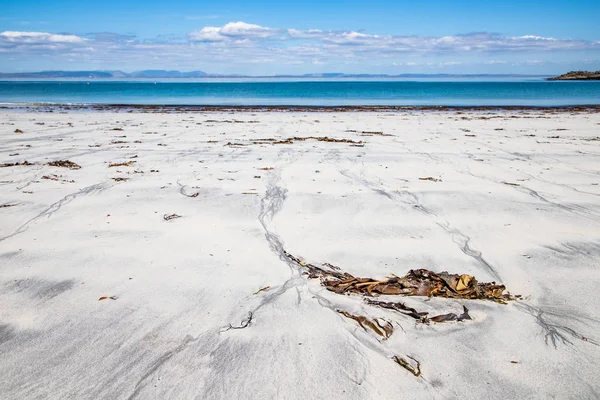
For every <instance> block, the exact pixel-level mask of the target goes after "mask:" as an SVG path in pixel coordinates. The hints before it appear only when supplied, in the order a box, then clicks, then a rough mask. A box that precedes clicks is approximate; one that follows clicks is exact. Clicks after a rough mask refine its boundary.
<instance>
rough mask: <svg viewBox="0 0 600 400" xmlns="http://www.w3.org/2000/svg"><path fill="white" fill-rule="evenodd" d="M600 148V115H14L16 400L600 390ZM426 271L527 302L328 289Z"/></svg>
mask: <svg viewBox="0 0 600 400" xmlns="http://www.w3.org/2000/svg"><path fill="white" fill-rule="evenodd" d="M599 135H600V113H599V112H598V109H597V107H590V108H585V107H582V108H568V107H567V108H560V109H554V108H510V109H509V108H505V109H501V108H498V109H495V108H470V109H461V108H440V109H435V108H423V109H420V108H406V109H402V108H390V109H385V108H381V109H374V110H362V109H360V108H347V109H343V110H335V112H332V111H327V109H325V108H319V109H310V108H297V109H294V108H287V109H286V108H285V107H281V108H277V109H268V108H265V109H261V108H248V109H244V108H237V109H236V108H222V109H221V108H211V109H209V108H204V109H202V108H199V109H193V108H185V107H182V108H178V107H172V108H169V109H161V108H160V107H131V108H127V107H113V108H111V107H98V109H86V108H74V109H69V107H52V106H40V107H31V108H26V109H11V108H3V109H0V194H1V196H0V197H1V200H0V221H2V222H1V224H0V360H2V361H1V362H0V376H2V379H0V397H2V398H4V399H33V398H44V399H65V398H76V399H149V398H157V399H167V398H168V399H190V398H198V399H224V398H231V399H242V398H243V399H275V398H276V399H297V398H303V399H322V398H332V399H371V398H373V399H374V398H384V399H388V398H435V399H452V398H458V397H472V398H486V399H507V398H515V399H516V398H518V399H535V398H556V399H594V398H598V396H600V383H599V382H598V378H597V377H598V375H599V374H600V347H599V345H600V335H599V334H598V332H600V319H599V314H598V304H600V296H599V294H598V289H597V286H598V284H599V283H600V262H599V260H600V136H599ZM59 161H61V162H59ZM314 266H319V268H320V270H317V269H315V268H314ZM419 269H426V270H429V271H433V272H436V273H441V272H443V271H447V272H449V273H451V274H458V275H461V276H469V277H474V278H475V279H477V281H478V282H496V284H502V285H505V287H506V290H505V291H504V294H506V297H504V298H503V299H505V301H503V300H502V299H501V298H498V299H465V298H458V297H455V298H451V297H435V296H403V295H387V294H377V293H363V294H361V293H358V292H356V293H354V292H353V293H349V292H344V293H338V292H336V291H334V290H329V289H330V288H328V287H327V286H326V285H324V283H323V282H324V281H327V280H328V279H330V278H331V277H332V276H333V277H335V274H338V273H339V274H342V273H346V274H349V275H351V276H353V277H360V278H370V279H371V281H365V282H366V283H369V282H379V281H382V280H385V279H388V277H390V276H396V277H402V276H405V275H406V274H407V273H409V271H410V270H419ZM315 271H316V272H315ZM323 271H326V272H323ZM346 276H348V275H346ZM361 282H362V281H361ZM363 287H364V286H363ZM373 300H376V301H385V302H401V303H402V304H404V305H405V306H406V307H407V308H411V309H413V310H417V311H418V312H419V313H427V314H426V315H427V316H429V317H432V316H439V315H441V316H443V315H449V314H451V315H454V316H460V315H465V314H463V312H466V311H464V310H465V309H464V307H466V309H467V310H468V316H469V318H462V319H461V318H458V317H452V318H455V319H454V320H452V318H450V317H449V318H447V319H448V320H446V319H444V318H440V319H439V322H435V320H428V319H427V318H421V319H419V318H416V317H415V316H414V313H413V316H409V315H407V314H406V313H403V312H399V311H398V310H393V309H389V308H384V307H381V306H377V305H374V304H371V301H373ZM411 313H412V312H411ZM419 315H420V316H422V317H424V316H425V314H422V315H421V314H419ZM456 318H458V319H461V320H456Z"/></svg>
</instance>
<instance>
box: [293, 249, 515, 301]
mask: <svg viewBox="0 0 600 400" xmlns="http://www.w3.org/2000/svg"><path fill="white" fill-rule="evenodd" d="M284 254H285V256H286V257H287V258H288V259H290V260H291V261H293V262H295V263H297V264H299V265H300V266H302V267H303V268H305V269H306V270H307V272H306V273H307V275H308V277H309V278H320V279H321V284H322V285H323V286H325V288H326V289H327V290H330V291H332V292H335V293H338V294H351V293H352V294H361V295H363V296H380V295H401V296H428V297H432V296H433V297H447V298H454V299H479V300H491V301H495V302H498V303H505V302H506V301H508V300H514V299H515V298H518V297H519V296H512V295H510V294H508V293H504V292H505V290H506V287H505V286H504V285H497V284H496V282H488V283H485V282H484V283H480V282H478V281H477V279H475V278H474V277H472V276H471V275H466V274H462V275H459V274H450V273H448V272H445V271H444V272H440V273H436V272H433V271H429V270H427V269H416V270H410V271H409V272H408V273H407V274H406V275H405V276H403V277H398V276H391V277H388V278H385V279H381V280H376V279H372V278H357V277H354V276H352V275H351V274H349V273H347V272H339V271H335V270H333V269H332V268H330V267H329V264H323V267H325V268H322V267H318V266H316V265H313V264H309V263H307V262H305V261H303V260H302V259H300V258H298V257H294V256H293V255H291V254H289V253H287V252H285V251H284Z"/></svg>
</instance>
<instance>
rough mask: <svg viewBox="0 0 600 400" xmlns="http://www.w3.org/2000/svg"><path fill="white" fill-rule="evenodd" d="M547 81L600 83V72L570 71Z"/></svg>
mask: <svg viewBox="0 0 600 400" xmlns="http://www.w3.org/2000/svg"><path fill="white" fill-rule="evenodd" d="M548 80H549V81H600V71H596V72H591V71H571V72H567V73H566V74H563V75H559V76H555V77H553V78H548Z"/></svg>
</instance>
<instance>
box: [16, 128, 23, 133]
mask: <svg viewBox="0 0 600 400" xmlns="http://www.w3.org/2000/svg"><path fill="white" fill-rule="evenodd" d="M15 133H23V131H22V130H20V129H15Z"/></svg>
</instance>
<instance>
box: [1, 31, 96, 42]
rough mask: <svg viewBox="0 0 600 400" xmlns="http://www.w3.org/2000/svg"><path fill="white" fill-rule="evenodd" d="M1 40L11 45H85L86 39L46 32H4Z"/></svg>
mask: <svg viewBox="0 0 600 400" xmlns="http://www.w3.org/2000/svg"><path fill="white" fill-rule="evenodd" d="M0 39H1V40H2V41H6V42H9V43H16V44H20V43H83V42H84V41H85V39H83V38H81V37H79V36H75V35H62V34H53V33H46V32H19V31H4V32H2V33H0Z"/></svg>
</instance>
